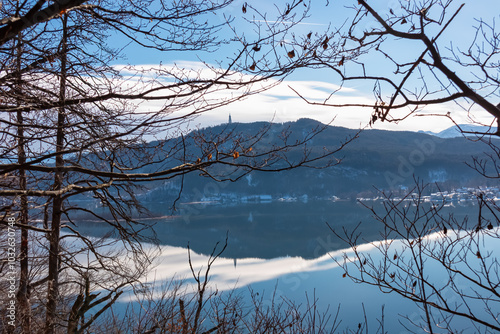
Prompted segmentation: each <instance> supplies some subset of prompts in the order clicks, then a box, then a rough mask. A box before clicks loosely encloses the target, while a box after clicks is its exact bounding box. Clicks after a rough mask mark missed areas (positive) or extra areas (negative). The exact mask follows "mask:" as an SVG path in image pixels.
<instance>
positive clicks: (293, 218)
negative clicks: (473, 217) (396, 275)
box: [81, 200, 477, 333]
mask: <svg viewBox="0 0 500 334" xmlns="http://www.w3.org/2000/svg"><path fill="white" fill-rule="evenodd" d="M366 205H369V206H372V205H373V207H374V208H375V209H376V210H382V208H383V202H381V201H376V202H374V201H368V202H366ZM148 209H149V210H150V211H151V213H152V217H150V218H148V219H147V221H148V222H149V223H151V224H154V231H155V232H156V237H157V238H158V241H159V243H160V245H161V250H162V255H161V256H160V257H159V258H158V259H157V262H156V265H157V267H156V268H155V270H154V271H153V272H152V273H151V275H150V276H149V278H148V279H149V280H150V281H151V280H153V277H154V280H156V281H162V280H169V279H170V278H171V277H173V276H175V277H177V278H185V279H187V282H188V283H189V282H192V280H190V277H191V273H190V269H189V266H188V257H187V249H186V246H187V244H188V243H189V245H190V248H191V250H192V252H193V253H192V260H193V266H194V267H195V268H201V267H203V266H206V261H207V254H210V252H211V251H212V249H213V248H214V245H215V244H216V243H217V242H220V243H224V240H225V238H226V234H227V236H228V245H227V249H226V251H225V252H224V253H223V255H222V257H221V258H219V259H218V260H217V261H216V263H215V264H214V267H213V268H212V270H211V285H212V287H213V288H217V289H218V290H220V291H230V290H233V289H236V291H237V293H240V294H242V295H244V296H246V298H248V296H249V287H250V288H251V289H253V291H260V293H262V294H263V296H265V297H264V298H267V300H271V298H272V296H273V294H274V295H275V296H276V297H278V298H281V297H286V298H290V299H291V300H294V301H296V302H298V303H304V302H305V298H306V294H307V295H308V296H309V298H311V296H313V295H316V296H317V297H318V298H319V301H318V305H319V307H320V308H321V309H322V310H327V308H328V306H329V307H330V310H331V311H332V312H333V313H335V312H336V310H337V307H338V305H340V313H339V318H340V319H342V324H341V326H340V328H346V327H350V328H357V324H358V323H359V322H363V321H364V314H363V312H366V316H367V318H368V319H369V321H368V324H369V328H371V329H372V330H373V332H376V329H377V327H378V322H377V321H378V320H377V319H380V318H381V314H382V307H384V313H385V317H384V319H385V329H386V330H388V331H389V332H391V333H407V331H406V329H405V328H404V327H403V326H402V325H401V324H400V321H403V322H404V323H406V324H408V322H407V321H406V320H404V319H403V318H402V316H404V315H406V316H408V317H409V319H412V320H413V321H417V320H418V319H419V317H420V316H422V311H421V310H420V309H419V308H418V307H416V306H415V305H414V304H413V303H410V302H408V301H406V300H403V299H402V298H400V297H398V296H397V295H395V294H386V293H382V292H381V291H379V290H378V288H377V287H372V286H368V285H359V284H355V283H353V282H352V281H351V280H350V279H349V278H344V277H343V273H344V270H343V269H342V268H340V267H339V266H338V265H337V264H336V262H335V260H334V259H339V260H340V259H341V257H342V255H343V254H344V253H345V252H349V249H346V248H347V245H346V244H345V243H344V242H342V241H341V240H340V239H338V238H337V237H335V236H334V234H333V233H332V232H331V230H330V228H329V227H328V225H327V223H328V224H329V225H330V226H331V227H333V228H335V229H336V230H339V231H340V229H341V228H342V227H344V228H345V229H346V230H347V231H352V230H354V229H355V228H356V227H357V230H358V231H360V232H362V239H360V240H362V241H363V242H365V243H369V242H372V241H376V240H380V231H381V227H382V226H381V224H380V223H379V222H377V221H376V220H375V219H374V217H372V215H371V212H370V211H369V210H368V209H367V208H366V207H364V206H363V205H361V204H360V203H357V202H352V201H335V202H334V201H327V200H317V201H307V202H306V201H295V202H286V201H283V202H280V201H271V202H266V203H229V204H220V203H217V204H215V203H212V204H209V203H191V204H187V203H185V204H179V212H181V213H183V215H174V216H171V214H172V212H171V211H170V210H169V208H168V206H167V205H165V204H163V203H151V204H148ZM475 211H477V206H475V205H474V203H473V202H468V203H465V204H463V205H458V204H457V205H454V206H450V207H447V208H444V209H443V213H446V212H448V213H451V212H453V214H454V216H455V217H456V218H458V219H460V218H461V217H463V216H465V215H467V214H474V212H475ZM154 217H162V218H154ZM358 225H359V226H358ZM81 228H83V230H84V232H85V233H86V234H88V235H94V236H99V235H103V233H104V232H105V231H106V230H107V228H105V227H103V226H102V224H99V223H95V222H83V223H82V226H81ZM363 247H364V248H365V251H366V252H367V253H368V254H371V256H373V257H374V258H377V256H380V255H379V254H378V252H377V251H376V250H374V249H373V246H370V245H365V246H363ZM438 279H442V278H438ZM363 309H364V310H365V311H363ZM405 321H406V322H405ZM464 326H465V324H464ZM372 330H370V331H369V333H371V332H372ZM417 332H418V331H417Z"/></svg>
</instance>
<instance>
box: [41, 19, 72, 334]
mask: <svg viewBox="0 0 500 334" xmlns="http://www.w3.org/2000/svg"><path fill="white" fill-rule="evenodd" d="M62 20H63V36H62V40H61V78H60V90H59V99H60V103H61V106H60V107H59V110H58V115H57V135H56V153H60V152H62V151H63V150H64V136H65V131H64V125H65V121H66V110H65V106H64V101H65V97H66V75H67V69H66V66H67V57H66V52H67V23H68V18H67V16H66V15H63V18H62ZM63 166H64V157H63V155H62V154H57V155H56V167H63ZM63 177H64V176H63V172H62V171H60V170H57V171H56V172H55V174H54V190H56V191H57V190H60V189H61V187H62V184H63ZM62 205H63V198H62V195H55V196H54V198H53V200H52V223H51V231H50V234H49V245H50V250H49V264H48V267H49V274H48V280H49V283H48V291H47V308H46V317H45V334H54V333H55V325H56V311H57V299H58V296H59V241H60V229H61V216H62V211H63V210H62Z"/></svg>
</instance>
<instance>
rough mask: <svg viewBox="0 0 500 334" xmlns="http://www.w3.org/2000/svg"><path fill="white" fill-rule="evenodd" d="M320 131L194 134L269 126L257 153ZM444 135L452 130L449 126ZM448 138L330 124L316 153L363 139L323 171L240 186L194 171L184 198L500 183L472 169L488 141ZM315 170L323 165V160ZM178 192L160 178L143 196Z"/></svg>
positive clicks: (312, 125)
mask: <svg viewBox="0 0 500 334" xmlns="http://www.w3.org/2000/svg"><path fill="white" fill-rule="evenodd" d="M322 126H324V125H323V124H321V123H319V122H317V121H315V120H311V119H299V120H297V121H295V122H287V123H280V124H270V123H266V122H255V123H233V124H222V125H218V126H214V127H210V128H205V129H201V130H197V131H196V135H197V136H200V135H202V136H206V137H210V136H211V135H213V134H221V135H225V134H227V133H238V134H240V135H243V136H244V135H248V136H252V135H255V134H256V133H258V132H259V131H260V130H261V129H262V128H264V127H267V128H268V131H267V132H266V135H265V136H263V137H262V139H261V140H260V142H259V144H258V145H259V147H260V148H266V147H267V148H270V147H272V146H273V145H274V144H275V143H274V142H273V140H275V139H276V138H277V137H279V135H278V134H281V133H284V132H286V133H289V134H290V135H289V136H290V137H289V140H290V141H292V142H293V141H295V140H300V138H301V137H302V136H307V135H308V134H309V133H310V132H311V131H312V130H313V129H317V128H318V127H322ZM447 131H448V132H453V130H451V129H449V130H447ZM446 133H447V132H442V135H441V136H436V135H431V134H427V133H418V132H408V131H385V130H373V129H370V130H364V131H361V132H360V133H358V131H357V130H353V129H348V128H344V127H337V126H327V127H326V128H324V129H323V131H321V132H320V133H318V134H317V135H316V136H315V137H313V138H312V139H310V140H309V141H308V143H307V147H308V149H310V150H311V151H312V152H322V151H324V150H325V149H327V150H333V149H335V148H337V147H338V146H339V145H340V144H341V143H343V142H345V141H346V140H347V139H348V138H352V137H355V136H358V138H356V139H354V140H353V141H352V142H350V143H349V144H348V145H347V146H346V147H344V148H343V149H342V150H341V151H340V152H339V153H338V154H336V155H335V157H336V158H337V159H341V163H340V164H338V165H336V166H333V167H329V168H325V169H316V168H297V169H293V170H290V171H284V172H279V173H267V172H258V171H257V172H252V173H250V174H249V175H246V176H245V177H244V178H242V179H240V180H239V181H238V182H228V183H217V182H215V181H213V180H212V179H211V178H207V177H202V176H199V175H195V174H189V175H187V176H186V177H185V179H184V185H183V191H182V197H181V199H182V200H183V201H199V200H203V199H207V198H213V197H220V196H223V197H224V196H225V197H226V198H230V197H234V196H238V197H244V196H256V195H259V196H261V195H262V196H267V197H262V198H269V197H272V198H287V197H290V196H292V197H297V196H309V197H323V198H324V197H328V196H337V197H340V198H355V197H356V196H376V191H375V188H377V189H381V190H385V191H393V192H397V191H404V190H406V189H408V188H409V187H412V185H414V184H415V179H419V180H420V181H422V182H425V183H434V184H436V186H439V188H440V189H441V190H447V189H456V188H458V187H462V186H467V187H477V186H483V185H496V183H497V181H496V180H488V179H486V178H484V177H482V176H481V175H479V173H478V172H477V171H476V170H474V169H473V168H471V167H470V165H472V164H473V158H474V157H475V158H477V159H488V157H487V154H488V153H490V152H491V148H490V147H489V146H488V145H487V143H485V142H482V141H475V140H471V139H467V138H464V137H451V138H448V136H447V135H446ZM492 140H496V139H492ZM499 144H500V141H499ZM166 145H167V143H166ZM497 146H500V145H497ZM193 150H194V149H193ZM301 150H303V148H298V149H295V150H291V151H290V152H288V155H289V156H290V157H292V159H293V157H298V156H299V155H300V153H301V152H302V151H301ZM191 153H193V152H191ZM193 155H195V154H193ZM278 164H279V162H278ZM317 166H321V162H319V163H318V164H317ZM179 189H180V179H175V180H170V181H163V182H162V183H154V184H152V185H151V186H150V187H149V190H148V192H147V193H145V194H143V196H142V197H143V198H144V200H145V201H159V200H161V201H163V200H165V201H171V200H173V199H174V198H176V196H178V193H179Z"/></svg>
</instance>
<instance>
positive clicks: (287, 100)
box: [125, 0, 500, 132]
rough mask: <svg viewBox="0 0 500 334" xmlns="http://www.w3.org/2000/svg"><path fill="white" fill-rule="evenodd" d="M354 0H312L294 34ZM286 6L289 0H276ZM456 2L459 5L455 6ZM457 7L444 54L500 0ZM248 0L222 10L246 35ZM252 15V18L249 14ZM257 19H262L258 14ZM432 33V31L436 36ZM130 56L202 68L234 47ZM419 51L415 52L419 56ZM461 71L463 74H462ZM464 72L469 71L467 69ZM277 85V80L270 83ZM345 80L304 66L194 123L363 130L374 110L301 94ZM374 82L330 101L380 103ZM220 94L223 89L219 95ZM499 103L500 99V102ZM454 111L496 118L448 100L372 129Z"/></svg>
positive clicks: (332, 18) (433, 125)
mask: <svg viewBox="0 0 500 334" xmlns="http://www.w3.org/2000/svg"><path fill="white" fill-rule="evenodd" d="M351 2H355V1H330V2H328V6H327V1H323V0H320V1H318V0H314V1H313V2H312V4H311V11H310V12H309V16H308V17H307V18H305V19H304V20H303V21H302V22H301V24H299V25H298V26H297V27H296V30H295V32H296V33H297V35H300V34H302V35H305V34H307V33H308V32H313V33H316V32H318V33H321V32H323V31H325V30H326V29H327V28H328V27H329V26H335V25H339V24H341V23H342V22H344V21H345V20H346V17H348V16H349V15H351V14H350V13H352V10H350V9H348V8H346V5H347V4H349V3H351ZM277 3H279V4H281V8H282V6H283V4H284V1H277ZM455 3H456V5H455ZM455 3H454V5H453V6H452V8H454V9H455V8H457V7H458V5H460V4H462V3H465V6H464V8H463V10H462V11H461V12H460V13H459V15H458V17H457V18H456V19H455V21H454V22H453V23H452V25H451V26H450V27H449V28H448V30H447V32H446V33H445V34H443V36H442V37H440V47H441V51H443V50H444V51H443V52H445V51H446V47H447V46H450V45H451V44H450V43H453V45H454V46H455V47H461V48H462V49H464V48H466V47H467V46H468V45H469V44H470V41H472V40H473V38H474V29H473V28H472V27H473V26H475V25H477V22H476V21H475V19H476V18H482V19H483V20H484V21H486V22H489V23H492V22H493V21H494V19H498V18H499V16H500V2H499V1H498V0H464V1H460V2H458V1H455ZM243 4H244V1H235V2H234V3H232V4H231V5H230V6H229V7H227V8H225V9H224V11H223V14H224V15H225V16H226V17H228V16H232V17H234V21H233V26H234V27H235V28H236V29H240V31H241V30H242V31H244V32H245V33H246V36H247V37H251V35H252V33H251V31H245V29H247V26H246V25H245V24H246V23H245V22H244V21H243V19H245V18H247V19H251V16H248V15H250V14H248V13H247V14H243V13H242V10H241V8H242V6H243ZM249 4H250V5H252V6H253V7H255V8H257V9H258V10H259V12H261V13H268V17H272V16H273V15H274V14H276V11H277V8H278V7H279V6H278V7H277V6H276V5H275V2H273V1H263V0H255V1H251V2H249ZM370 4H372V6H374V7H375V8H376V9H377V10H378V12H379V13H380V14H381V15H382V16H384V15H389V11H390V10H392V11H394V12H396V13H398V10H399V11H400V10H401V9H400V6H399V5H398V1H394V0H391V1H382V0H378V1H373V2H370ZM245 15H247V16H245ZM257 19H258V18H257ZM214 20H215V21H214V22H215V23H217V22H221V23H222V22H223V21H224V18H223V17H222V16H216V17H215V18H214ZM364 24H365V25H366V26H367V27H369V26H370V25H376V23H375V22H374V20H373V21H367V23H364ZM224 33H228V31H227V30H221V34H224ZM432 33H433V32H431V35H432ZM396 43H397V44H394V50H391V52H393V53H391V54H393V55H394V56H395V57H403V58H405V59H406V58H407V57H408V56H409V57H410V58H408V59H413V58H412V57H413V55H412V53H411V51H414V48H415V45H413V44H408V43H406V44H403V43H400V42H399V41H398V42H396ZM125 52H126V54H127V58H126V59H125V61H127V62H129V63H130V64H133V65H147V66H152V67H154V66H155V64H158V63H159V62H160V61H161V62H162V63H163V64H166V65H167V66H168V64H174V63H175V64H182V66H185V67H186V68H189V67H190V66H191V67H193V68H197V67H199V66H200V62H199V60H200V59H203V60H204V61H207V62H208V63H210V64H215V62H216V61H217V60H220V59H224V57H227V55H231V54H233V53H234V49H229V47H228V48H222V49H221V50H220V51H219V52H214V53H203V52H191V53H182V52H170V53H168V54H164V53H162V54H160V53H157V54H156V53H154V52H152V51H151V52H148V53H147V54H144V51H139V50H138V49H135V47H134V46H133V45H130V46H129V47H127V48H126V49H125ZM419 54H420V52H419V53H418V54H417V55H415V56H414V57H417V56H418V55H419ZM363 61H364V62H365V65H366V67H367V68H375V69H376V70H380V71H393V70H394V69H393V68H391V67H389V66H387V65H386V64H385V62H383V61H382V60H381V59H377V58H370V57H368V58H365V59H364V60H363ZM461 73H462V72H461ZM463 75H469V73H466V72H463ZM271 84H272V82H271ZM339 84H340V80H339V77H338V76H336V75H335V74H334V73H333V72H332V71H328V70H324V69H322V70H312V69H300V70H298V71H295V72H294V73H292V74H291V75H289V76H288V77H287V78H285V80H283V82H282V83H281V84H279V85H277V86H275V87H273V88H271V89H269V90H268V91H265V92H263V93H260V94H258V95H254V96H250V97H248V98H246V99H244V100H242V101H239V102H236V103H233V104H230V105H228V106H225V107H223V108H219V109H216V110H211V111H209V112H206V113H204V114H202V115H201V116H199V117H198V118H197V119H196V120H195V121H194V122H192V124H193V125H198V126H202V127H203V126H208V125H215V124H220V123H224V122H227V120H228V116H229V114H231V116H232V120H233V122H252V121H273V122H286V121H293V120H296V119H298V118H303V117H308V118H313V119H316V120H319V121H321V122H323V123H329V122H332V121H333V125H337V126H344V127H349V128H363V127H366V126H367V125H368V122H369V120H370V118H371V113H372V109H360V108H332V107H327V106H317V105H311V104H309V103H307V102H306V101H304V99H302V98H301V97H300V96H298V95H297V93H296V92H300V94H301V95H302V96H303V97H305V99H307V100H308V101H310V102H311V101H312V102H321V101H324V99H326V98H327V97H328V96H329V95H330V93H331V92H332V91H334V90H336V89H337V88H338V87H339V86H338V85H339ZM372 90H373V83H372V82H370V83H367V82H359V81H358V82H349V83H348V84H345V85H344V88H343V89H342V90H341V91H339V92H338V93H336V94H335V95H334V96H333V98H332V100H330V102H333V103H335V104H337V103H344V102H346V103H351V102H358V103H359V102H366V103H369V104H371V103H373V102H374V101H375V99H374V95H373V92H372ZM218 94H221V97H223V96H224V92H221V93H218ZM499 102H500V101H499ZM152 107H154V106H153V105H148V103H144V104H142V105H141V108H144V109H148V108H152ZM448 112H451V114H452V116H453V118H454V120H455V121H456V122H457V123H459V124H465V123H471V122H473V121H475V122H481V123H483V124H490V123H491V122H492V118H491V117H490V116H489V115H488V114H487V113H486V112H484V111H482V110H480V108H477V107H472V109H471V111H470V113H467V112H465V111H464V110H463V109H462V108H461V107H459V106H458V105H457V104H455V103H448V104H445V105H444V104H443V105H438V106H429V107H427V108H425V109H424V110H423V112H422V113H424V114H425V113H428V114H439V115H441V116H438V117H430V116H426V117H410V118H408V119H406V120H404V121H402V122H399V123H388V122H384V123H380V122H378V123H375V125H374V126H373V128H378V129H389V130H410V131H418V130H424V131H432V132H439V131H441V130H444V129H446V128H448V127H450V126H452V125H453V123H452V122H451V121H450V120H449V119H448V118H446V117H444V116H443V115H446V114H447V113H448Z"/></svg>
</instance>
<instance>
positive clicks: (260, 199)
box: [190, 186, 500, 206]
mask: <svg viewBox="0 0 500 334" xmlns="http://www.w3.org/2000/svg"><path fill="white" fill-rule="evenodd" d="M398 193H400V194H407V193H408V188H407V187H405V186H401V187H400V189H399V192H398ZM366 194H367V195H368V193H366ZM479 194H483V198H485V199H488V200H493V201H494V202H500V187H477V188H469V187H461V188H459V189H454V190H451V191H436V192H431V193H430V194H428V195H422V196H421V200H422V201H423V202H427V203H442V202H443V201H444V203H445V205H449V206H455V205H470V204H471V203H472V204H474V203H475V202H477V196H478V195H479ZM363 195H364V193H360V194H358V196H356V197H351V198H340V197H337V196H330V197H310V196H308V195H307V194H304V195H301V196H292V195H284V196H282V197H277V196H274V197H273V196H272V195H267V194H261V195H246V196H239V195H237V194H234V193H220V194H217V195H210V196H203V197H202V198H201V199H200V200H199V201H196V202H191V203H190V204H195V203H200V204H207V205H217V204H229V203H271V202H274V201H278V202H303V203H307V202H308V201H309V200H329V201H333V202H337V201H353V200H355V201H360V202H367V201H387V200H388V199H387V198H385V197H383V196H376V197H371V196H363ZM417 196H418V194H417V193H412V194H410V195H409V196H406V197H403V196H397V195H395V196H391V197H390V198H391V200H393V201H396V202H397V201H413V200H414V199H415V198H416V197H417Z"/></svg>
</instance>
